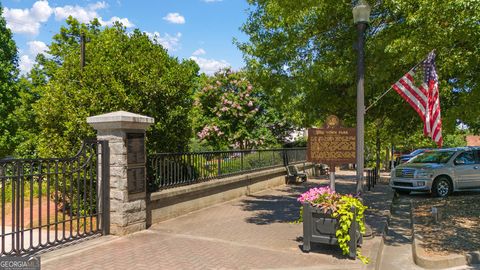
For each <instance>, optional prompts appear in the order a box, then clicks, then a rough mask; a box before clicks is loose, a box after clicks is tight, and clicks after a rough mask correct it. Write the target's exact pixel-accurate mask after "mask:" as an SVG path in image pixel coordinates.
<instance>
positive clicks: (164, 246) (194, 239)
mask: <svg viewBox="0 0 480 270" xmlns="http://www.w3.org/2000/svg"><path fill="white" fill-rule="evenodd" d="M327 183H328V180H327V179H326V177H325V178H322V179H309V181H308V182H307V183H303V184H302V185H298V186H282V187H279V188H276V189H270V190H266V191H263V192H260V193H256V194H253V195H250V196H246V197H242V198H239V199H237V200H234V201H230V202H227V203H224V204H220V205H215V206H212V207H210V208H206V209H203V210H200V211H197V212H193V213H190V214H188V215H185V216H181V217H178V218H175V219H172V220H168V221H165V222H161V223H157V224H154V225H153V226H152V227H150V228H149V229H148V230H145V231H142V232H138V233H135V234H132V235H129V236H126V237H114V236H108V237H101V238H99V239H95V240H92V241H87V242H85V243H84V244H81V245H79V246H72V247H67V248H63V249H60V250H58V251H53V252H49V253H45V254H43V255H42V269H295V268H296V269H365V268H367V267H366V266H364V265H363V264H362V263H361V262H360V261H359V260H355V261H354V260H350V259H348V258H346V257H345V256H343V255H342V254H341V251H340V249H339V248H338V247H336V246H327V245H314V246H312V251H311V252H310V253H303V252H302V249H301V247H302V238H301V236H302V229H303V228H302V225H301V224H294V223H292V221H294V220H295V219H297V218H298V210H299V207H300V205H299V203H298V202H297V201H296V198H297V196H298V195H299V194H300V193H301V192H304V191H306V190H307V189H308V188H310V187H313V186H317V185H320V184H327ZM337 191H338V192H341V193H354V192H355V178H354V172H351V171H340V172H338V173H337ZM392 196H393V195H392V192H391V190H390V188H389V187H388V186H386V185H377V186H376V187H375V189H374V191H372V192H366V193H365V195H364V196H363V197H364V200H365V203H366V204H367V205H368V206H369V207H370V209H369V210H367V211H368V212H367V223H368V224H369V225H370V226H372V229H373V230H374V231H375V232H376V233H377V236H375V237H374V238H373V239H368V240H365V241H364V245H363V246H362V253H363V254H364V255H367V256H370V257H372V258H373V259H374V261H373V262H372V263H373V265H370V266H368V268H370V269H373V266H374V263H375V259H376V258H375V257H376V254H378V250H379V247H380V246H381V245H380V243H381V233H382V231H383V226H384V224H385V220H386V218H387V215H388V209H389V207H390V202H391V198H392ZM89 242H90V243H89Z"/></svg>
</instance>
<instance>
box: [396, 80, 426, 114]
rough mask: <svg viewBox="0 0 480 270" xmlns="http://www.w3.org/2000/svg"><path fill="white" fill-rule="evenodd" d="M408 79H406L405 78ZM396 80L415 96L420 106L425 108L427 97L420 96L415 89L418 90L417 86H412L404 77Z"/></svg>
mask: <svg viewBox="0 0 480 270" xmlns="http://www.w3.org/2000/svg"><path fill="white" fill-rule="evenodd" d="M407 81H408V80H407ZM398 82H400V83H401V84H402V86H403V87H404V88H405V89H406V90H407V91H408V92H409V93H410V94H411V95H412V96H414V97H415V99H416V100H418V102H420V103H421V104H422V106H423V107H424V108H425V107H426V105H427V100H426V99H427V98H426V97H422V96H421V93H420V91H416V90H415V89H417V90H418V88H416V87H415V88H412V87H411V86H410V85H409V84H408V83H407V82H406V81H405V80H404V79H400V80H399V81H398Z"/></svg>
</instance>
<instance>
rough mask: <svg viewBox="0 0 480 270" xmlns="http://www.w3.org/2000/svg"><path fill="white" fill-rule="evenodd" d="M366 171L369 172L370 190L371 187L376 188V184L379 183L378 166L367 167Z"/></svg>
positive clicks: (368, 186)
mask: <svg viewBox="0 0 480 270" xmlns="http://www.w3.org/2000/svg"><path fill="white" fill-rule="evenodd" d="M365 172H366V173H367V177H366V180H367V188H368V191H370V189H372V188H375V185H376V184H377V180H378V171H377V168H365Z"/></svg>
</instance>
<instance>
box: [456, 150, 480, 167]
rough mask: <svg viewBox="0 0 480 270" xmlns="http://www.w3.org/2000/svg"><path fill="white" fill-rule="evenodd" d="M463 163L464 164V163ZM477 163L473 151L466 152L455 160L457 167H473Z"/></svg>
mask: <svg viewBox="0 0 480 270" xmlns="http://www.w3.org/2000/svg"><path fill="white" fill-rule="evenodd" d="M462 161H463V162H462ZM475 163H477V162H476V160H475V155H474V154H473V151H466V152H463V153H461V154H460V155H458V156H457V157H456V158H455V165H458V164H461V165H471V164H475Z"/></svg>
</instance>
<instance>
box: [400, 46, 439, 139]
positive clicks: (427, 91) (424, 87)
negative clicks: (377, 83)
mask: <svg viewBox="0 0 480 270" xmlns="http://www.w3.org/2000/svg"><path fill="white" fill-rule="evenodd" d="M422 67H423V71H424V73H425V74H424V78H423V81H422V82H421V84H420V85H419V86H418V87H417V86H416V83H415V80H414V78H415V74H416V73H417V72H418V71H421V70H419V69H420V68H422ZM392 87H393V89H395V91H396V92H397V93H398V94H400V96H402V97H403V99H405V100H406V101H407V102H408V103H409V104H410V105H411V106H412V107H413V109H414V110H415V111H416V112H417V113H418V114H419V115H420V118H422V121H423V123H424V128H423V132H424V133H425V135H426V136H428V137H430V138H432V140H433V141H435V143H436V144H437V145H438V147H442V143H443V138H442V118H441V117H440V96H439V92H438V76H437V72H436V71H435V52H434V51H432V52H430V53H429V54H428V56H427V58H426V59H425V60H423V61H422V62H421V64H420V65H418V66H417V67H414V68H413V69H412V70H410V71H409V72H407V74H405V75H404V76H403V77H402V78H400V80H398V81H397V82H396V83H395V84H394V85H392Z"/></svg>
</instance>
